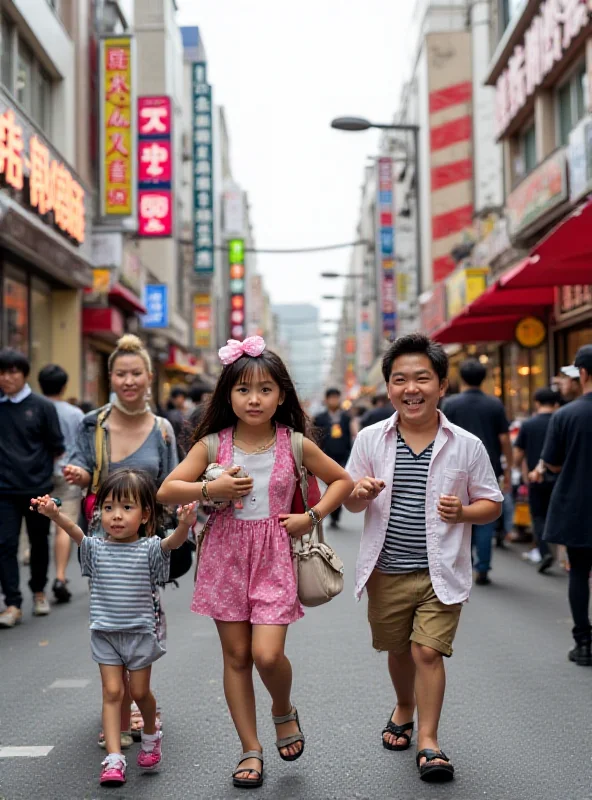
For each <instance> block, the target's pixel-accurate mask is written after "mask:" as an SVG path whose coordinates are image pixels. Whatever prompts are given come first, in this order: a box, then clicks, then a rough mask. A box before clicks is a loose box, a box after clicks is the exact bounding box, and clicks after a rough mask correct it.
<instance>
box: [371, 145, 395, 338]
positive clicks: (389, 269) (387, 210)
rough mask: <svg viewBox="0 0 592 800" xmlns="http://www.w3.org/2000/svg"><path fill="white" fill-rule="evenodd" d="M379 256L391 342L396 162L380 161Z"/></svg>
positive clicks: (384, 313) (383, 305)
mask: <svg viewBox="0 0 592 800" xmlns="http://www.w3.org/2000/svg"><path fill="white" fill-rule="evenodd" d="M376 211H377V215H378V253H379V258H380V286H381V295H382V297H381V312H382V314H381V316H382V335H383V337H384V338H385V339H390V338H391V337H392V336H394V335H395V332H396V330H397V306H396V303H397V299H396V295H397V290H396V284H395V260H394V252H395V229H394V227H393V162H392V159H391V158H379V159H378V197H377V203H376Z"/></svg>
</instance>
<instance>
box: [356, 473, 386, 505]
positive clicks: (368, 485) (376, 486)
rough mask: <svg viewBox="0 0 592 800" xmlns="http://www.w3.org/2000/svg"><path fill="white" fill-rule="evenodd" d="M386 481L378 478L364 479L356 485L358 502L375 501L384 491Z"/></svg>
mask: <svg viewBox="0 0 592 800" xmlns="http://www.w3.org/2000/svg"><path fill="white" fill-rule="evenodd" d="M384 486H385V483H384V481H380V480H378V479H377V478H362V480H361V481H358V482H357V483H356V487H355V489H354V492H353V494H354V497H355V498H356V499H357V500H374V498H376V497H378V495H379V494H380V493H381V492H382V490H383V489H384Z"/></svg>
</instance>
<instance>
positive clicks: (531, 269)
mask: <svg viewBox="0 0 592 800" xmlns="http://www.w3.org/2000/svg"><path fill="white" fill-rule="evenodd" d="M590 284H592V201H588V202H587V203H585V204H584V205H582V206H580V207H579V208H576V210H575V211H574V212H573V213H572V214H570V216H569V217H567V219H565V220H564V221H563V222H561V223H559V225H557V227H555V228H553V230H552V231H551V232H550V233H549V234H548V235H547V236H545V238H544V239H543V240H542V241H541V242H540V244H538V245H537V246H536V247H535V248H534V250H533V251H532V253H531V254H530V257H529V258H527V259H525V260H524V261H522V262H520V264H517V265H516V266H515V267H514V268H513V269H511V270H510V271H509V272H508V273H506V274H505V275H503V276H502V277H501V278H500V285H501V286H502V287H503V288H504V289H526V288H531V287H543V286H580V285H583V286H586V285H590Z"/></svg>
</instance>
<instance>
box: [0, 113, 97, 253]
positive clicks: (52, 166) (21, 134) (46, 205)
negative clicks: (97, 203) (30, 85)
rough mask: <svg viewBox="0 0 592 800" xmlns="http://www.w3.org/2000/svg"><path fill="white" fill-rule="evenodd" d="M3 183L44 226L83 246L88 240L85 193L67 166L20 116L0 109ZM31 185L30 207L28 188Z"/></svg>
mask: <svg viewBox="0 0 592 800" xmlns="http://www.w3.org/2000/svg"><path fill="white" fill-rule="evenodd" d="M0 179H1V180H2V182H3V183H4V185H5V186H7V187H8V188H9V189H13V190H14V191H15V192H18V195H17V199H18V201H19V202H20V203H21V204H22V205H24V206H28V207H31V208H33V209H34V210H35V211H36V212H37V213H38V214H39V215H40V216H41V217H42V218H43V220H44V221H45V222H47V223H48V224H53V225H54V226H55V227H56V228H57V229H58V231H59V232H60V233H62V234H63V235H64V236H67V237H68V238H70V239H72V240H73V241H74V242H75V243H76V244H82V243H83V242H84V236H85V226H86V214H85V206H84V198H85V192H84V189H83V188H82V186H81V185H80V184H79V183H78V181H77V180H76V179H75V178H74V176H73V175H72V173H71V172H70V170H69V169H68V168H67V167H66V166H65V164H64V163H63V162H62V161H61V160H60V159H59V158H57V156H56V155H55V154H54V152H53V151H52V150H51V149H50V147H49V146H48V145H47V144H46V143H45V141H44V140H43V139H42V138H41V136H40V135H39V134H38V133H36V132H33V131H32V129H31V128H30V126H29V125H28V123H27V122H26V120H25V119H24V118H22V117H21V116H20V114H19V113H18V112H17V111H15V110H14V109H13V108H11V107H10V106H8V105H7V104H5V103H4V101H3V103H2V105H1V106H0ZM27 185H28V190H29V191H28V203H27V202H26V196H27V195H26V192H24V191H23V190H25V188H26V187H27Z"/></svg>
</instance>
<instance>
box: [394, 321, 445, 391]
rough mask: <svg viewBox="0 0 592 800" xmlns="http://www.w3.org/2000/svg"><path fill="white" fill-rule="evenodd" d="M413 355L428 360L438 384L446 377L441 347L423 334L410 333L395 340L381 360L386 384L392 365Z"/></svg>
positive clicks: (443, 354)
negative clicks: (421, 356) (400, 358)
mask: <svg viewBox="0 0 592 800" xmlns="http://www.w3.org/2000/svg"><path fill="white" fill-rule="evenodd" d="M414 354H418V355H423V356H426V357H427V358H428V359H429V360H430V362H431V365H432V367H433V368H434V372H435V373H436V375H437V376H438V380H439V381H440V382H442V381H443V380H444V379H445V378H446V377H447V376H448V356H447V355H446V352H445V350H444V348H443V347H442V345H441V344H438V342H433V341H432V340H431V339H430V338H429V336H426V335H425V334H423V333H410V334H409V335H408V336H400V337H399V338H398V339H396V340H395V341H394V342H393V343H392V344H391V346H390V347H389V349H388V350H387V351H386V353H385V354H384V358H383V359H382V374H383V377H384V380H385V381H386V382H387V383H388V382H389V381H390V379H391V372H392V370H393V364H394V362H395V360H396V359H397V358H399V357H400V356H408V355H414Z"/></svg>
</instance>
